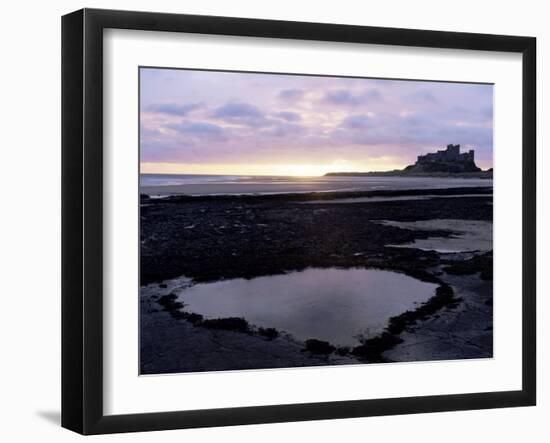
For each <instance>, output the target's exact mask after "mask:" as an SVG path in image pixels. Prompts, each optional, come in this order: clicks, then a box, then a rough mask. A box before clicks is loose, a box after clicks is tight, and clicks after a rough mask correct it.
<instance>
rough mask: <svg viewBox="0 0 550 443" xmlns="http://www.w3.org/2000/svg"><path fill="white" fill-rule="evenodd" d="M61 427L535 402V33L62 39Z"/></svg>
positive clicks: (129, 24) (178, 23) (312, 27)
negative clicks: (521, 34) (506, 34)
mask: <svg viewBox="0 0 550 443" xmlns="http://www.w3.org/2000/svg"><path fill="white" fill-rule="evenodd" d="M62 56H63V66H62V75H63V79H62V83H63V85H62V86H63V88H62V90H63V94H62V105H63V106H62V107H63V115H62V117H63V127H62V135H63V137H62V139H63V146H62V151H63V155H62V161H63V165H62V172H63V180H62V181H63V211H62V212H63V214H62V219H63V227H62V231H63V232H62V234H63V235H62V237H63V248H62V251H63V266H62V267H63V276H62V280H63V294H62V297H63V302H62V307H63V312H62V321H63V325H62V334H63V337H62V345H63V346H62V358H63V361H62V370H63V374H62V425H63V426H64V427H66V428H68V429H71V430H73V431H76V432H79V433H82V434H101V433H114V432H131V431H149V430H161V429H177V428H191V427H205V426H227V425H238V424H252V423H272V422H283V421H298V420H320V419H330V418H345V417H362V416H376V415H389V414H411V413H422V412H434V411H455V410H465V409H484V408H500V407H514V406H530V405H534V404H535V401H536V373H535V368H536V355H535V349H536V337H535V330H536V326H535V319H536V316H535V306H536V302H535V300H536V299H535V295H536V294H535V258H536V252H535V246H536V237H535V236H536V226H535V219H536V217H535V201H536V189H535V139H536V137H535V131H536V126H535V121H536V119H535V111H536V105H535V97H536V94H535V83H536V82H535V72H536V69H535V60H536V41H535V39H534V38H532V37H517V36H500V35H485V34H466V33H454V32H439V31H423V30H411V29H389V28H376V27H362V26H349V25H340V24H319V23H299V22H283V21H271V20H256V19H243V18H228V17H208V16H190V15H175V14H159V13H149V12H125V11H108V10H91V9H84V10H80V11H77V12H74V13H72V14H68V15H66V16H64V17H63V21H62Z"/></svg>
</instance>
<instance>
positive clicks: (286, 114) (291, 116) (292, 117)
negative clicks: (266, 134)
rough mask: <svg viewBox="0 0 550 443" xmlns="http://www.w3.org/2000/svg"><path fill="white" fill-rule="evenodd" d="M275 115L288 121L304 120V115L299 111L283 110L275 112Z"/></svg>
mask: <svg viewBox="0 0 550 443" xmlns="http://www.w3.org/2000/svg"><path fill="white" fill-rule="evenodd" d="M273 116H274V117H277V118H280V119H282V120H285V121H287V122H298V121H300V120H302V116H301V115H300V114H298V113H297V112H290V111H283V112H277V113H275V114H273Z"/></svg>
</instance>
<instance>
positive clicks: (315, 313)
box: [176, 268, 437, 346]
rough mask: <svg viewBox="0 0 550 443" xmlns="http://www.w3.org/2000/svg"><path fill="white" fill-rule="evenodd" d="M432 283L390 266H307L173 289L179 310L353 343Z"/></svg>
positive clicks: (411, 304) (430, 289)
mask: <svg viewBox="0 0 550 443" xmlns="http://www.w3.org/2000/svg"><path fill="white" fill-rule="evenodd" d="M436 287H437V285H435V284H432V283H425V282H422V281H420V280H416V279H414V278H412V277H409V276H406V275H403V274H399V273H396V272H389V271H381V270H373V269H358V268H352V269H335V268H332V269H316V268H310V269H306V270H304V271H301V272H291V273H288V274H282V275H274V276H267V277H257V278H253V279H251V280H245V279H234V280H226V281H219V282H215V283H200V284H196V285H193V286H190V287H187V288H184V289H182V290H180V291H176V293H177V294H178V298H179V300H180V301H181V302H183V303H184V304H185V308H184V309H185V310H188V311H190V312H195V313H198V314H202V315H204V316H205V317H207V318H222V317H243V318H245V319H246V320H247V321H248V322H249V323H252V324H254V325H256V326H259V327H264V328H268V327H271V328H276V329H277V330H279V331H285V332H287V333H289V334H291V335H292V336H293V337H294V338H296V339H298V340H302V341H304V340H307V339H310V338H316V339H318V340H326V341H329V342H330V343H332V344H335V345H341V346H354V345H357V344H358V343H359V341H358V339H357V337H358V335H360V334H362V335H364V336H366V337H369V336H372V335H375V334H378V333H380V332H381V331H382V330H383V329H384V328H385V327H386V326H387V323H388V319H389V318H390V317H392V316H395V315H399V314H401V313H403V312H405V311H407V310H411V309H415V307H416V306H417V304H418V303H422V302H425V301H426V300H428V299H429V298H430V297H432V296H433V295H434V291H435V288H436Z"/></svg>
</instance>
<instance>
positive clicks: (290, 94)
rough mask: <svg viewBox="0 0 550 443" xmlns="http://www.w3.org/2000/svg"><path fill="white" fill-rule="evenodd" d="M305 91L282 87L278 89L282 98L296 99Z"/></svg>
mask: <svg viewBox="0 0 550 443" xmlns="http://www.w3.org/2000/svg"><path fill="white" fill-rule="evenodd" d="M304 94H305V92H304V91H303V90H302V89H283V90H281V91H279V95H278V96H279V98H280V99H282V100H297V99H299V98H302V97H303V96H304Z"/></svg>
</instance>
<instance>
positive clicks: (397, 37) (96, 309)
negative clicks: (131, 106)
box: [62, 9, 536, 434]
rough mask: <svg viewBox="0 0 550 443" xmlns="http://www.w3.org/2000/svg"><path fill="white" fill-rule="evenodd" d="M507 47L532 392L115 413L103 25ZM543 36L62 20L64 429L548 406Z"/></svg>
mask: <svg viewBox="0 0 550 443" xmlns="http://www.w3.org/2000/svg"><path fill="white" fill-rule="evenodd" d="M108 28H118V29H132V30H147V31H171V32H187V33H199V34H217V35H227V36H248V37H268V38H280V39H300V40H317V41H326V42H353V43H368V44H378V45H398V46H411V47H412V46H416V47H430V48H454V49H469V50H480V51H503V52H511V53H520V54H522V65H523V80H522V81H523V85H522V88H523V97H522V100H523V105H522V106H523V110H522V111H523V114H522V115H523V116H522V119H523V120H522V128H523V136H522V137H523V139H522V143H523V146H522V153H523V164H522V174H523V178H522V180H523V190H522V192H523V234H522V235H523V246H522V247H523V257H522V260H523V269H522V288H523V292H522V322H523V323H522V334H523V336H522V389H521V390H517V391H506V392H479V393H471V394H457V395H436V396H420V397H403V398H391V399H372V400H357V401H332V402H322V403H307V404H289V405H284V404H282V405H266V406H260V407H236V408H224V409H208V410H190V411H169V412H160V413H142V414H130V415H105V414H104V412H103V406H102V405H103V375H102V374H103V334H102V328H103V318H102V316H103V299H102V282H103V280H102V278H103V276H102V267H103V258H102V257H103V246H102V245H103V227H102V223H103V209H102V206H103V197H102V195H103V193H102V191H103V184H102V178H103V166H102V160H103V147H102V138H103V111H102V109H103V88H102V82H103V78H102V77H103V30H105V29H108ZM535 67H536V39H535V38H533V37H517V36H503V35H485V34H471V33H457V32H441V31H424V30H412V29H391V28H379V27H365V26H349V25H338V24H320V23H301V22H288V21H274V20H256V19H244V18H230V17H210V16H196V15H179V14H163V13H150V12H127V11H110V10H97V9H83V10H79V11H76V12H73V13H71V14H68V15H65V16H64V17H63V18H62V201H63V203H62V426H63V427H65V428H68V429H71V430H73V431H76V432H79V433H82V434H105V433H116V432H132V431H151V430H162V429H179V428H194V427H211V426H228V425H240V424H255V423H273V422H288V421H301V420H320V419H332V418H347V417H363V416H380V415H392V414H413V413H424V412H437V411H457V410H467V409H485V408H502V407H513V406H530V405H535V403H536V315H535V309H536V293H535V290H536V279H535V272H536V271H535V263H536V154H535V151H536V149H535V148H536V118H535V116H536V89H535V85H536V68H535Z"/></svg>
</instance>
